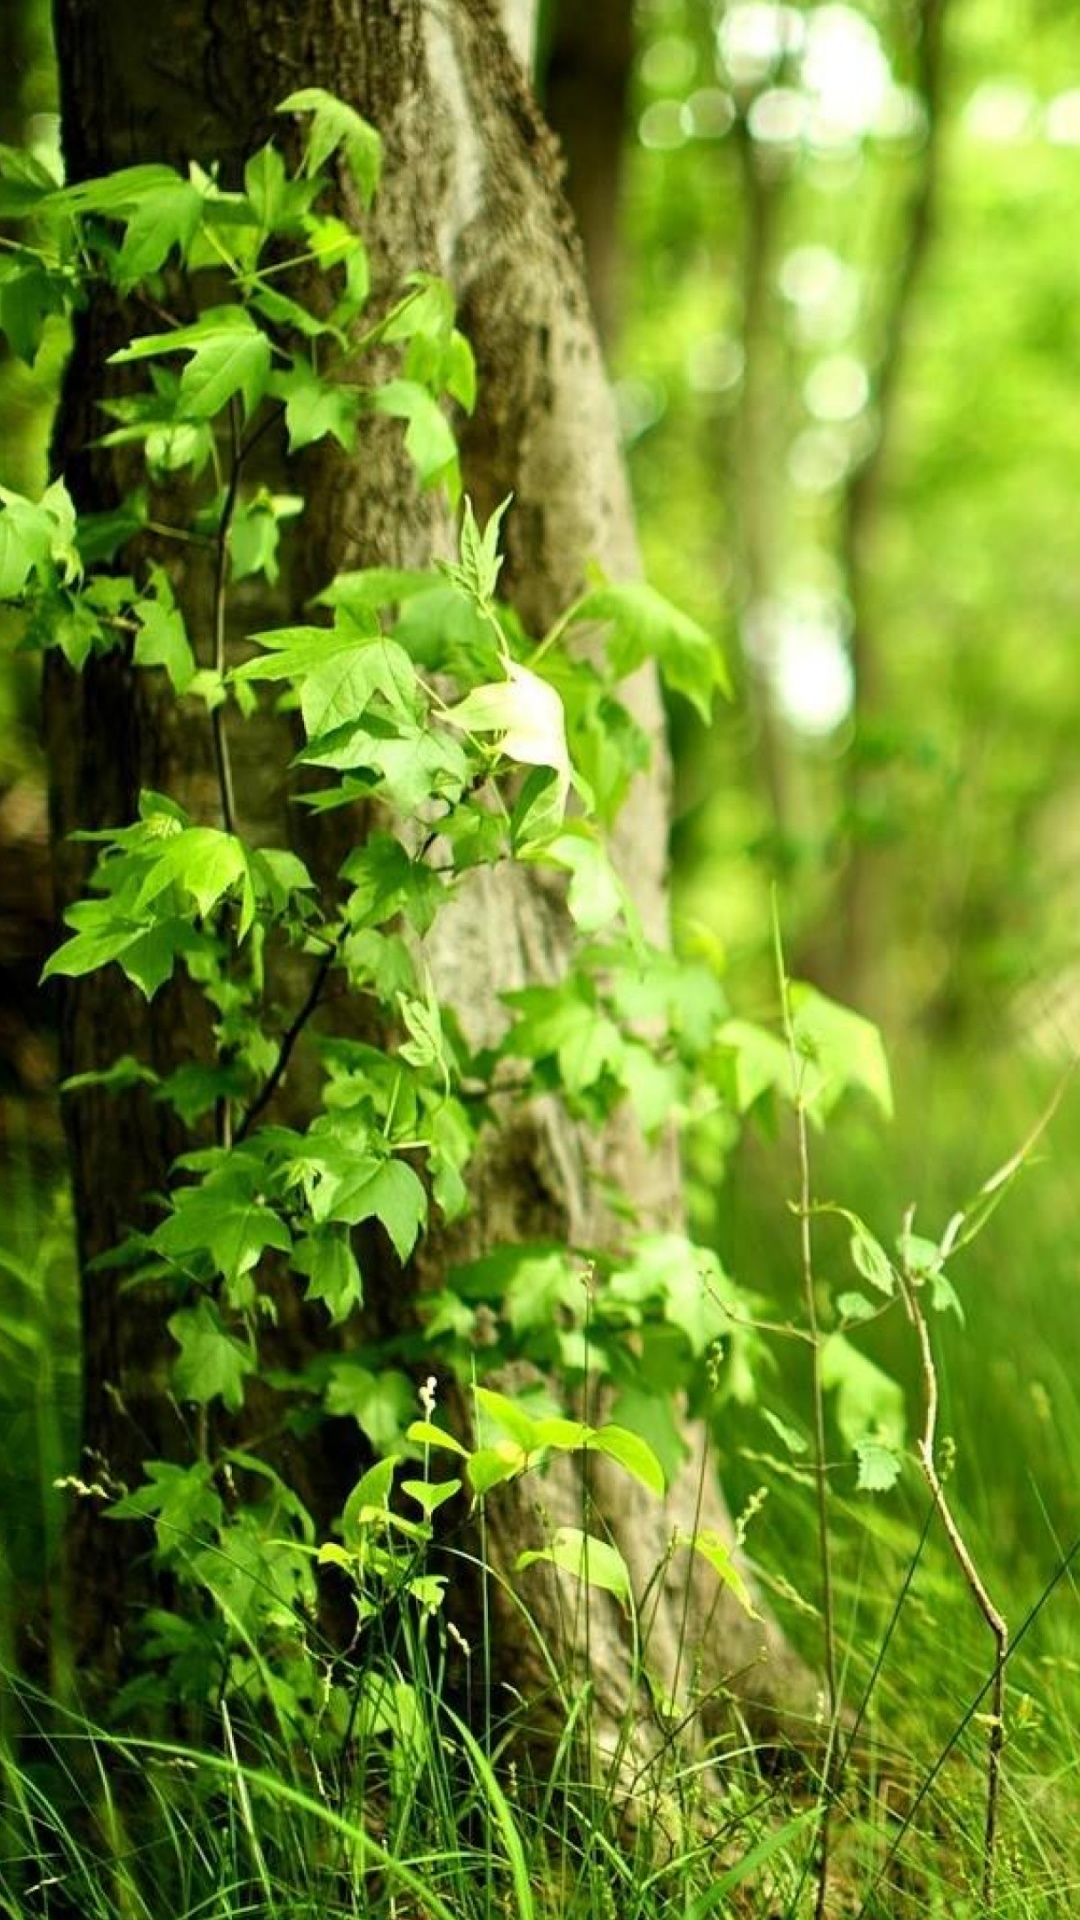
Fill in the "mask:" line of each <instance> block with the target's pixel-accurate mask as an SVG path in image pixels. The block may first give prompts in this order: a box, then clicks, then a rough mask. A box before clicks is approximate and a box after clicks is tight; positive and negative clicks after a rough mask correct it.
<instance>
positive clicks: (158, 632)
mask: <svg viewBox="0 0 1080 1920" xmlns="http://www.w3.org/2000/svg"><path fill="white" fill-rule="evenodd" d="M150 586H151V592H152V594H153V596H154V597H153V598H151V597H149V596H147V597H146V598H144V599H142V600H139V601H137V602H136V604H135V606H134V608H133V609H132V611H133V613H134V614H135V617H136V619H137V620H138V622H139V631H138V634H137V635H136V638H135V646H134V650H133V654H132V657H133V659H134V662H135V665H136V666H137V667H164V669H165V671H166V673H167V674H168V676H169V679H170V680H171V682H172V685H173V690H174V692H176V693H179V694H182V693H184V692H186V690H187V688H188V687H189V686H190V685H191V682H192V679H193V678H194V675H195V668H196V661H195V655H194V653H193V652H192V647H191V642H190V640H189V639H188V633H187V627H186V626H185V624H184V616H183V614H182V613H181V611H180V609H179V607H178V606H177V604H176V599H175V596H174V594H173V590H172V585H171V583H170V581H169V577H168V575H167V574H166V572H165V570H164V568H163V567H153V568H151V573H150Z"/></svg>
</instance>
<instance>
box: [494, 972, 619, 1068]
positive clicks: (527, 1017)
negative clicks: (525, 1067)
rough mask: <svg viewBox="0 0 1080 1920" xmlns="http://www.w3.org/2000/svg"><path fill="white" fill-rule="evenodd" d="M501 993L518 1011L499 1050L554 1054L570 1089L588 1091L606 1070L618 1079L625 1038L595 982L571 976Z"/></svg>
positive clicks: (517, 1055)
mask: <svg viewBox="0 0 1080 1920" xmlns="http://www.w3.org/2000/svg"><path fill="white" fill-rule="evenodd" d="M502 997H503V999H504V1001H505V1002H506V1004H507V1006H509V1007H510V1008H511V1009H512V1010H513V1012H514V1014H515V1019H514V1024H513V1026H512V1027H511V1028H510V1031H509V1032H508V1033H507V1035H506V1037H505V1039H504V1040H503V1042H502V1045H501V1047H500V1049H499V1051H500V1054H501V1055H502V1056H503V1057H509V1058H511V1059H518V1060H543V1059H545V1058H548V1057H554V1058H555V1060H556V1061H557V1063H558V1069H559V1075H560V1079H561V1082H562V1088H563V1090H564V1092H566V1093H569V1094H579V1093H583V1092H585V1091H586V1090H587V1089H588V1088H589V1087H591V1086H593V1085H595V1084H596V1082H597V1081H599V1080H600V1079H601V1078H602V1077H603V1076H604V1075H606V1074H611V1075H612V1076H613V1077H615V1078H616V1079H617V1078H618V1076H619V1073H620V1070H621V1067H622V1061H623V1055H624V1052H625V1046H626V1043H625V1041H624V1040H623V1037H622V1035H621V1033H620V1032H619V1029H618V1027H617V1026H616V1025H615V1023H614V1021H613V1020H610V1019H609V1018H608V1017H607V1016H606V1014H605V1013H604V1012H603V1009H602V1008H601V1007H600V1006H599V1004H598V1002H597V997H596V993H595V990H594V988H593V986H592V983H591V981H588V980H583V979H581V978H580V977H578V976H573V975H571V976H570V978H569V979H567V980H566V981H565V982H563V984H562V985H560V986H558V987H522V988H519V989H517V990H516V991H514V992H511V993H504V994H503V996H502Z"/></svg>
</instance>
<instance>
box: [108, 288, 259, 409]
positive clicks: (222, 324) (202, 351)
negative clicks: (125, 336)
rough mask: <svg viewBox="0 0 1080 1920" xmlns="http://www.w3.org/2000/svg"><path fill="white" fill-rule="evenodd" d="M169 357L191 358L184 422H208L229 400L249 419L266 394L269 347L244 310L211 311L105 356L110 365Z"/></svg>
mask: <svg viewBox="0 0 1080 1920" xmlns="http://www.w3.org/2000/svg"><path fill="white" fill-rule="evenodd" d="M170 353H188V354H190V355H191V358H190V360H189V361H188V363H187V365H186V367H185V368H184V371H183V374H182V375H181V378H180V390H179V404H180V407H181V411H182V412H183V414H184V415H185V416H186V418H187V419H188V420H195V421H198V420H210V419H212V418H213V417H214V415H215V414H218V413H220V412H221V409H222V408H223V407H224V406H226V405H227V403H228V401H229V400H231V399H232V397H233V395H234V394H240V395H241V396H242V398H243V403H244V413H245V417H250V415H251V413H252V412H253V411H254V409H255V407H256V406H257V405H258V403H259V401H260V400H261V399H262V396H263V394H264V392H265V391H266V385H267V381H268V379H269V375H270V342H269V340H268V339H267V337H266V335H265V334H264V333H261V332H260V331H259V328H258V327H257V326H256V324H255V322H254V320H253V319H252V317H251V315H250V313H249V312H248V311H247V309H246V308H245V307H238V306H231V307H229V306H226V307H211V308H208V309H207V311H206V312H205V313H204V314H203V315H202V317H201V319H199V320H197V321H195V322H194V324H193V325H192V326H189V327H178V328H177V329H176V330H175V332H172V333H155V334H144V335H143V336H142V337H141V338H138V339H135V340H132V341H131V343H130V345H128V346H126V347H121V348H120V350H119V351H118V352H117V353H113V354H110V356H109V360H110V365H117V364H122V363H124V362H126V361H131V360H147V359H154V358H157V357H158V356H159V355H163V354H170Z"/></svg>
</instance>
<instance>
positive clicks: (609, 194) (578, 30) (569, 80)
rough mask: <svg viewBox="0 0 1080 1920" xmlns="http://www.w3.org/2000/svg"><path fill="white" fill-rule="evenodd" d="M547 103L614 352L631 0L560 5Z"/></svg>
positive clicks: (545, 80)
mask: <svg viewBox="0 0 1080 1920" xmlns="http://www.w3.org/2000/svg"><path fill="white" fill-rule="evenodd" d="M546 53H547V57H546V62H545V71H544V73H543V76H542V97H543V101H544V111H545V114H546V116H547V119H548V122H549V124H550V125H551V127H552V129H553V130H554V132H555V133H556V134H557V135H558V137H559V141H560V143H561V145H562V149H563V152H564V154H565V156H566V195H567V199H568V200H569V202H570V206H571V208H572V210H573V214H574V218H575V220H576V222H577V228H578V232H579V233H580V235H581V239H582V244H583V246H584V249H585V272H586V277H587V281H588V287H589V295H590V298H591V300H592V307H593V313H594V315H595V318H596V324H597V328H598V329H599V333H600V338H601V340H602V341H603V343H604V345H605V347H608V348H610V346H611V344H612V342H613V341H614V340H615V339H616V337H617V334H618V323H619V309H620V304H621V302H620V285H619V281H620V267H621V246H620V220H619V203H620V199H621V197H622V178H623V158H624V155H625V152H626V123H627V111H628V101H629V93H630V71H631V65H632V62H633V55H634V9H633V3H632V0H598V4H595V5H593V6H590V7H588V8H584V7H582V6H581V5H580V4H579V0H557V4H556V5H555V7H554V23H553V27H552V30H551V36H550V41H549V44H548V47H547V50H546Z"/></svg>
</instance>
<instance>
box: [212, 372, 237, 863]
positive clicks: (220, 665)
mask: <svg viewBox="0 0 1080 1920" xmlns="http://www.w3.org/2000/svg"><path fill="white" fill-rule="evenodd" d="M229 436H230V440H231V443H232V450H231V458H230V461H229V478H228V481H227V483H226V487H225V499H224V502H223V504H222V508H221V520H220V522H219V525H218V532H217V560H216V564H215V569H214V611H213V632H214V663H213V664H214V672H215V673H216V674H219V675H220V676H222V677H224V674H225V666H226V651H225V612H226V607H227V605H228V580H229V535H230V533H231V531H232V523H233V516H234V515H235V513H236V501H237V496H238V494H239V491H240V475H241V473H242V472H243V466H244V456H243V452H242V450H241V446H240V419H239V411H238V406H237V401H236V398H235V395H234V397H233V399H232V400H230V402H229ZM210 725H211V728H212V730H213V735H214V759H215V761H216V763H217V776H218V791H219V793H220V796H221V819H222V824H223V826H224V828H225V831H226V833H235V831H236V801H235V797H234V794H233V777H232V762H231V760H230V758H229V742H228V739H227V737H226V733H225V714H224V702H220V703H219V704H218V705H217V706H216V707H215V708H214V710H213V712H212V713H211V715H210Z"/></svg>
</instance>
